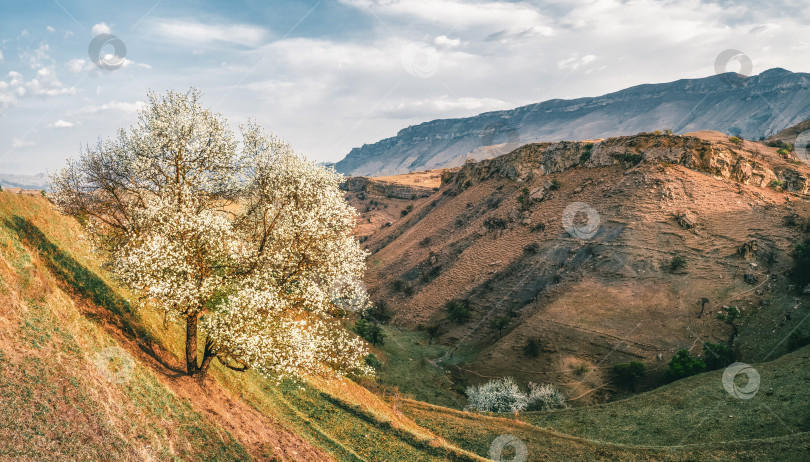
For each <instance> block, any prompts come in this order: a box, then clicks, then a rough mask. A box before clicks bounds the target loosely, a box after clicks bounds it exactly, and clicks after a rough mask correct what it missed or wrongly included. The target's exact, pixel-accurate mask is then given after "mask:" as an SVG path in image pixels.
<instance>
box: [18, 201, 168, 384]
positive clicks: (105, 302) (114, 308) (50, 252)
mask: <svg viewBox="0 0 810 462" xmlns="http://www.w3.org/2000/svg"><path fill="white" fill-rule="evenodd" d="M3 224H4V225H5V226H6V227H7V228H8V229H10V230H12V231H14V232H15V233H16V234H17V236H18V237H19V238H20V240H21V241H22V242H23V243H25V244H26V245H28V246H29V247H31V249H32V250H34V251H36V253H37V254H38V255H39V256H40V257H41V258H42V259H43V260H44V261H45V263H46V265H47V266H48V268H49V269H50V270H51V272H52V273H53V275H54V276H55V277H56V279H57V280H58V281H59V283H60V284H61V286H62V288H63V290H65V291H66V292H68V293H72V294H73V295H75V296H78V297H80V298H83V299H85V300H87V301H89V302H91V303H93V304H95V305H96V306H98V307H100V308H102V309H104V310H106V311H107V312H108V313H109V314H110V316H105V317H106V318H107V319H108V320H109V321H110V322H111V323H112V324H114V325H115V326H117V327H118V328H119V329H120V330H121V332H123V334H124V335H125V336H127V337H128V338H130V339H131V340H135V341H136V342H137V344H138V345H139V347H140V348H141V350H143V351H144V352H145V353H147V354H148V355H149V356H151V357H152V358H154V359H155V360H157V361H158V362H160V363H161V364H162V365H163V366H164V367H166V368H167V369H169V370H171V371H173V372H182V371H181V370H179V369H177V368H176V367H174V366H171V365H169V364H167V363H166V362H164V361H163V360H162V359H161V358H160V355H158V354H157V353H156V352H155V350H154V347H155V344H156V342H155V341H154V339H153V338H152V336H151V334H150V333H149V332H147V331H146V330H145V329H144V328H143V326H142V324H141V321H140V318H139V317H138V316H137V315H136V314H135V312H134V311H133V309H132V306H131V305H130V303H129V302H128V301H127V300H125V299H124V298H122V297H121V296H120V295H118V293H116V292H115V290H113V289H112V288H111V287H110V286H109V285H107V283H106V282H104V280H103V279H101V278H100V277H99V276H98V275H96V274H95V273H94V272H92V271H90V270H89V269H87V267H85V266H84V265H82V264H81V263H79V262H78V261H76V259H74V258H73V257H71V256H70V254H68V253H67V252H65V251H64V250H62V249H60V248H59V247H58V246H56V245H55V244H54V243H53V242H51V241H50V239H48V237H47V236H45V234H44V233H43V232H42V231H41V230H40V229H39V228H38V227H37V226H36V225H34V224H33V223H31V222H30V221H29V220H27V219H25V218H23V217H21V216H19V215H14V216H13V217H11V218H10V219H5V220H3ZM86 316H87V317H88V318H90V319H92V320H94V321H99V320H100V318H101V316H99V315H97V314H93V313H87V314H86Z"/></svg>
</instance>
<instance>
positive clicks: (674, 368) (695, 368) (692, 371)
mask: <svg viewBox="0 0 810 462" xmlns="http://www.w3.org/2000/svg"><path fill="white" fill-rule="evenodd" d="M705 370H706V363H704V362H703V360H702V359H700V358H698V357H696V356H692V354H691V353H689V350H678V352H677V353H675V356H673V357H672V360H671V361H670V362H669V370H668V371H667V378H668V379H669V380H679V379H683V378H685V377H690V376H692V375H696V374H700V373H701V372H704V371H705Z"/></svg>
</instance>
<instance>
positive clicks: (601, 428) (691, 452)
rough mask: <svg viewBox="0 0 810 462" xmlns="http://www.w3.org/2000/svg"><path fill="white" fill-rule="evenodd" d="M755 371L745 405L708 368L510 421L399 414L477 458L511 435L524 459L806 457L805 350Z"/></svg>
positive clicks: (808, 400)
mask: <svg viewBox="0 0 810 462" xmlns="http://www.w3.org/2000/svg"><path fill="white" fill-rule="evenodd" d="M753 366H754V368H755V369H756V371H757V372H758V373H759V374H760V385H759V391H758V392H757V394H756V395H755V396H754V397H753V398H751V399H739V398H736V397H732V396H731V395H730V394H729V393H728V392H727V391H726V389H725V388H724V386H723V381H722V371H713V372H708V373H704V374H701V375H699V376H695V377H690V378H688V379H684V380H680V381H678V382H675V383H672V384H670V385H667V386H664V387H661V388H659V389H657V390H655V391H651V392H648V393H644V394H641V395H638V396H635V397H633V398H628V399H624V400H620V401H616V402H612V403H609V404H604V405H597V406H587V407H580V408H574V409H564V410H556V411H547V412H528V413H524V414H521V415H520V416H519V417H518V418H517V419H515V418H514V416H509V417H508V418H505V417H498V416H481V415H478V414H473V413H468V412H462V411H456V410H451V409H446V408H439V407H436V406H431V405H427V404H425V403H421V402H418V401H407V402H406V403H405V404H404V406H403V410H404V412H405V414H406V415H408V416H410V417H412V418H413V419H414V420H415V421H416V422H417V423H419V424H420V425H422V426H424V427H426V428H429V429H432V430H434V431H435V432H436V433H437V434H439V435H440V436H442V437H444V438H446V439H447V440H448V441H451V442H455V443H457V444H460V445H463V446H464V447H465V448H468V449H470V450H472V451H474V452H476V453H478V454H481V455H486V454H487V453H488V451H489V448H490V445H491V444H492V442H493V441H494V440H495V438H496V437H498V436H499V435H502V434H509V435H513V436H515V437H517V438H520V439H521V440H522V441H523V443H524V444H525V445H526V447H527V450H528V454H529V460H780V461H782V460H797V461H798V460H808V458H810V396H808V395H810V393H809V392H808V390H807V384H808V383H810V367H808V366H810V347H805V348H804V349H801V350H799V351H796V352H794V353H791V354H788V355H785V356H783V357H781V358H779V359H777V360H775V361H771V362H767V363H761V364H755V365H753ZM743 382H744V379H743ZM738 385H740V386H743V385H745V384H744V383H742V384H740V383H738Z"/></svg>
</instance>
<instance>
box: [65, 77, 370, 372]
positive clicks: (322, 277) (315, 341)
mask: <svg viewBox="0 0 810 462" xmlns="http://www.w3.org/2000/svg"><path fill="white" fill-rule="evenodd" d="M199 99H200V93H199V92H198V91H197V90H195V89H191V90H189V92H187V93H177V92H169V93H168V94H166V95H157V94H155V93H150V94H149V95H148V104H147V105H146V106H145V108H144V109H142V110H141V111H140V113H139V117H138V123H137V124H136V125H135V126H133V127H131V128H130V129H129V130H128V131H125V130H120V131H119V133H118V136H117V137H115V138H113V139H109V140H107V141H104V142H101V141H100V142H99V143H98V144H97V145H96V146H95V147H93V148H90V147H88V148H86V149H84V150H83V151H82V153H81V156H80V158H79V159H78V160H75V161H69V163H68V165H67V167H66V168H64V169H63V170H61V171H60V172H58V173H57V174H55V175H54V176H53V178H52V182H53V187H54V191H55V194H54V197H55V201H56V203H57V205H58V206H59V207H60V208H61V210H62V211H63V212H65V213H67V214H70V215H73V216H76V217H82V218H83V219H85V220H86V223H87V229H88V230H89V231H90V234H91V235H92V236H93V237H94V238H95V242H97V244H98V246H99V249H100V250H101V251H102V252H103V253H104V254H105V255H106V256H107V257H108V258H107V263H108V264H109V267H110V268H111V269H112V271H113V274H115V275H116V276H117V277H118V278H120V279H121V281H123V282H124V283H125V284H126V285H128V286H129V287H130V288H132V289H134V290H135V291H136V292H137V293H139V294H140V295H141V298H142V303H152V304H154V305H155V306H157V307H158V308H159V309H161V310H164V312H165V313H166V315H167V317H168V318H169V319H171V320H174V321H176V322H179V323H182V324H184V325H185V328H186V345H185V356H186V370H187V372H188V374H189V375H194V376H198V377H203V376H205V374H206V371H207V370H208V368H209V366H210V364H211V361H212V360H213V359H214V358H217V359H218V360H219V361H220V362H221V363H222V364H223V365H225V366H227V367H229V368H231V369H235V370H246V369H249V368H254V369H257V370H259V371H261V372H263V373H267V374H272V375H274V376H289V375H292V376H300V375H303V374H311V373H321V374H323V373H332V372H337V373H345V372H348V371H354V372H360V373H364V372H368V371H369V370H368V368H367V366H365V363H364V358H365V356H366V354H367V350H366V347H365V344H364V343H363V342H362V341H361V340H359V339H358V338H356V337H355V336H354V335H352V334H349V333H347V332H346V331H345V330H344V329H342V328H341V326H340V325H339V323H338V321H337V318H338V317H339V316H341V315H342V314H345V311H344V306H345V305H344V304H341V303H339V301H340V300H341V299H343V300H345V299H352V300H355V301H356V300H358V299H359V300H362V302H361V303H360V305H361V306H360V307H361V308H362V307H364V306H365V304H366V303H367V300H366V299H365V298H364V297H365V294H364V292H363V291H362V287H361V283H359V282H356V283H355V282H353V281H359V280H360V277H361V276H362V271H363V268H364V260H365V257H366V254H365V252H364V251H363V250H362V249H361V248H360V247H359V244H358V243H357V241H356V240H355V239H354V238H353V236H352V235H351V231H352V229H353V227H354V221H355V218H356V217H355V215H356V211H355V210H354V209H353V208H351V207H350V206H349V205H348V204H346V202H345V200H344V199H343V196H342V194H341V192H340V190H339V189H338V183H339V181H340V176H339V175H338V174H337V173H335V172H334V171H333V170H330V169H325V168H322V167H320V166H318V165H316V164H314V163H312V162H310V161H307V160H306V159H304V158H302V157H301V156H299V155H297V154H295V153H294V152H293V151H292V150H291V148H290V147H289V146H288V145H287V144H285V143H282V142H281V141H279V140H278V139H276V138H275V137H272V136H268V135H266V134H265V133H264V132H263V131H262V130H261V129H260V128H259V127H258V126H257V125H256V124H253V123H249V124H248V125H246V126H244V127H241V134H242V141H241V143H238V142H237V141H236V140H235V137H234V135H233V133H232V132H231V130H230V129H229V128H228V126H227V123H226V121H225V120H224V118H223V117H222V116H221V115H219V114H215V113H212V112H211V111H209V110H207V109H205V108H204V107H202V105H201V104H200V101H199ZM355 305H356V302H355ZM198 338H199V339H201V341H198ZM200 343H201V344H200Z"/></svg>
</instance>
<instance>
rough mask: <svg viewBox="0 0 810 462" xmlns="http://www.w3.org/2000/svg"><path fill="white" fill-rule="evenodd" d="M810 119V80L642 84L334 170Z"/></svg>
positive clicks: (433, 134) (767, 129) (491, 115)
mask: <svg viewBox="0 0 810 462" xmlns="http://www.w3.org/2000/svg"><path fill="white" fill-rule="evenodd" d="M808 118H810V74H806V73H794V72H790V71H788V70H785V69H780V68H776V69H770V70H768V71H765V72H763V73H761V74H759V75H756V76H750V77H745V76H742V75H738V74H735V73H727V74H721V75H713V76H711V77H705V78H700V79H683V80H678V81H675V82H670V83H661V84H647V85H639V86H635V87H631V88H627V89H625V90H621V91H618V92H615V93H610V94H607V95H604V96H599V97H595V98H578V99H573V100H561V99H555V100H550V101H545V102H542V103H537V104H531V105H528V106H523V107H519V108H516V109H511V110H505V111H495V112H487V113H484V114H480V115H477V116H474V117H466V118H460V119H442V120H434V121H431V122H425V123H423V124H419V125H415V126H411V127H408V128H405V129H403V130H400V132H399V133H397V135H396V136H394V137H392V138H386V139H384V140H382V141H379V142H377V143H374V144H367V145H363V146H362V147H359V148H354V149H352V151H351V152H350V153H349V154H348V155H347V156H346V157H345V158H344V159H343V160H341V161H339V162H337V163H336V164H335V168H336V169H337V170H338V171H339V172H341V173H344V174H346V175H350V176H380V175H392V174H400V173H406V172H410V171H418V170H427V169H433V168H445V167H455V166H459V165H462V164H463V163H464V162H465V161H466V160H467V159H476V160H480V159H484V158H489V157H495V156H498V155H502V154H505V153H507V152H509V151H511V150H513V149H514V148H516V147H518V146H520V145H522V144H525V143H530V142H535V141H560V140H585V139H594V138H607V137H611V136H618V135H628V134H635V133H639V132H645V131H654V130H664V129H671V130H673V131H674V132H675V133H688V132H692V131H698V130H717V131H721V132H724V133H728V134H733V135H739V136H743V137H745V138H748V139H759V138H760V137H763V136H769V135H773V134H775V133H777V132H779V131H780V130H783V129H784V128H786V127H789V126H791V125H794V124H797V123H799V122H801V121H803V120H806V119H808Z"/></svg>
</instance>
